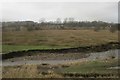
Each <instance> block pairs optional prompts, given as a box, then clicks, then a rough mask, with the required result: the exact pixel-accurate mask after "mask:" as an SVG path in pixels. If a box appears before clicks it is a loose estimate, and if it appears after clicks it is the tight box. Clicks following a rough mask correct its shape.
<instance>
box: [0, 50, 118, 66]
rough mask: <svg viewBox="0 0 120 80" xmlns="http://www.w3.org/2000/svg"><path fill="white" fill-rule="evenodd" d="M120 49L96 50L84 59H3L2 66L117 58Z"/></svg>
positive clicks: (53, 63) (54, 63)
mask: <svg viewBox="0 0 120 80" xmlns="http://www.w3.org/2000/svg"><path fill="white" fill-rule="evenodd" d="M119 51H120V49H115V50H109V51H105V52H95V53H90V56H89V57H87V58H82V59H75V60H26V61H24V60H21V61H14V62H12V61H2V64H1V66H15V65H24V64H52V65H56V64H65V63H70V62H82V61H93V60H104V59H109V58H116V59H118V57H120V53H119Z"/></svg>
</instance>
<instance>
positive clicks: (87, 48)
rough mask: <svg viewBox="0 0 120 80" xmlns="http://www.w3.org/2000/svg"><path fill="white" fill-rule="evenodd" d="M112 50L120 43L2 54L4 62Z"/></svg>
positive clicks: (118, 46) (119, 46)
mask: <svg viewBox="0 0 120 80" xmlns="http://www.w3.org/2000/svg"><path fill="white" fill-rule="evenodd" d="M111 49H120V42H110V43H107V44H101V45H96V46H85V47H77V48H66V49H47V50H39V49H36V50H24V51H15V52H10V53H6V54H1V56H2V60H5V59H10V58H16V57H22V56H34V55H41V53H44V54H47V53H53V54H55V55H56V54H61V53H63V54H69V53H91V52H103V51H108V50H111Z"/></svg>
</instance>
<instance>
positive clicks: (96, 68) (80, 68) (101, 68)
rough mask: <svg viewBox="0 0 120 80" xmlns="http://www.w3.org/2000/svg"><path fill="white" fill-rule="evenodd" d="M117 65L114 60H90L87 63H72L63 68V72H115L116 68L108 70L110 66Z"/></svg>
mask: <svg viewBox="0 0 120 80" xmlns="http://www.w3.org/2000/svg"><path fill="white" fill-rule="evenodd" d="M115 65H117V60H116V61H111V62H103V61H91V62H87V63H81V64H77V65H72V66H70V67H68V68H64V69H63V72H77V73H117V70H110V69H107V68H110V67H111V66H115Z"/></svg>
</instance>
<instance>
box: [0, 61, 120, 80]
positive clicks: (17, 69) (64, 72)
mask: <svg viewBox="0 0 120 80" xmlns="http://www.w3.org/2000/svg"><path fill="white" fill-rule="evenodd" d="M117 63H118V60H115V59H111V60H109V61H105V60H104V61H91V62H82V63H79V62H78V63H72V64H63V65H49V64H41V65H21V66H6V67H3V75H2V76H3V78H65V77H68V78H73V77H74V78H79V77H83V78H85V77H93V78H96V77H98V78H99V77H101V78H105V77H107V78H112V77H114V78H117V77H118V69H109V68H110V67H114V66H117Z"/></svg>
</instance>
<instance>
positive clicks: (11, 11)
mask: <svg viewBox="0 0 120 80" xmlns="http://www.w3.org/2000/svg"><path fill="white" fill-rule="evenodd" d="M66 17H73V18H75V20H80V21H93V20H101V21H107V22H117V21H118V18H117V17H118V3H117V2H98V3H96V2H23V3H22V2H21V3H20V2H17V3H15V2H14V3H13V2H12V3H3V4H2V20H3V21H21V20H32V21H39V19H40V18H46V20H56V18H61V19H64V18H66Z"/></svg>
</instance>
